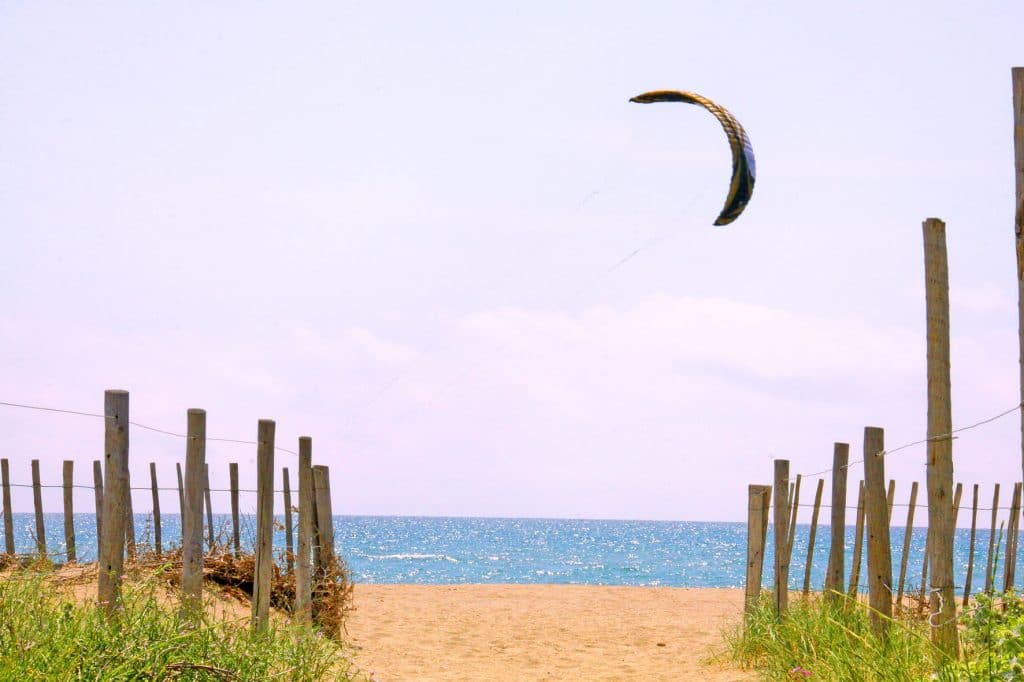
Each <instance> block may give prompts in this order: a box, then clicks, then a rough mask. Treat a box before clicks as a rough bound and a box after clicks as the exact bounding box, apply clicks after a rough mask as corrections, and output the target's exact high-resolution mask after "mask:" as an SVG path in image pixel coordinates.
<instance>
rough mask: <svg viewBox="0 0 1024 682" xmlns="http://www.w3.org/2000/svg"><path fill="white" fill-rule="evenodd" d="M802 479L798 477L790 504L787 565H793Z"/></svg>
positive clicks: (800, 476) (798, 475)
mask: <svg viewBox="0 0 1024 682" xmlns="http://www.w3.org/2000/svg"><path fill="white" fill-rule="evenodd" d="M802 479H803V476H802V475H800V474H797V475H796V483H795V484H794V485H793V498H792V499H791V500H790V502H789V533H788V534H787V535H786V551H787V552H789V556H788V557H787V558H786V563H787V564H790V565H792V564H793V541H794V540H795V539H796V516H797V510H798V509H799V508H800V481H801V480H802Z"/></svg>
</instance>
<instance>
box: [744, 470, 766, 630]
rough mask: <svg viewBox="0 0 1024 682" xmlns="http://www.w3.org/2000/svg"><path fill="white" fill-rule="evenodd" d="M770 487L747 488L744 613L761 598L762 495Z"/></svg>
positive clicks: (762, 558) (762, 555) (749, 610)
mask: <svg viewBox="0 0 1024 682" xmlns="http://www.w3.org/2000/svg"><path fill="white" fill-rule="evenodd" d="M766 490H767V491H768V492H769V494H770V492H771V486H767V485H750V486H747V583H746V598H745V599H744V607H745V608H744V611H745V612H746V613H750V612H751V611H752V610H753V608H754V606H755V605H756V604H757V600H758V598H759V597H760V596H761V577H762V574H763V571H764V536H763V535H762V534H761V529H762V528H764V495H765V491H766Z"/></svg>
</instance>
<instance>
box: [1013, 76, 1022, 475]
mask: <svg viewBox="0 0 1024 682" xmlns="http://www.w3.org/2000/svg"><path fill="white" fill-rule="evenodd" d="M1010 80H1011V81H1012V84H1013V85H1012V87H1013V168H1014V178H1015V180H1016V182H1015V187H1016V193H1015V194H1016V200H1017V201H1016V206H1017V210H1016V212H1015V214H1014V220H1013V228H1014V229H1013V231H1014V235H1015V237H1016V246H1017V314H1018V321H1017V325H1018V326H1017V336H1018V340H1019V343H1020V356H1019V360H1020V403H1021V404H1022V405H1024V67H1020V66H1017V67H1014V68H1013V69H1012V70H1011V71H1010ZM1020 419H1021V421H1020V434H1021V473H1022V475H1024V411H1022V412H1021V415H1020Z"/></svg>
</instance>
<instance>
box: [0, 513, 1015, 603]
mask: <svg viewBox="0 0 1024 682" xmlns="http://www.w3.org/2000/svg"><path fill="white" fill-rule="evenodd" d="M13 516H14V526H15V544H16V549H17V551H18V552H19V553H29V552H32V551H34V549H35V540H34V537H35V517H34V515H33V514H29V513H17V514H14V515H13ZM44 519H45V524H46V540H47V551H48V553H50V554H51V555H52V556H53V558H54V559H55V560H56V561H58V562H60V561H62V560H63V556H64V554H63V553H64V551H65V547H64V530H63V523H64V519H63V516H62V515H61V514H46V515H44ZM278 521H279V524H278V530H277V532H276V535H275V538H274V547H275V549H277V550H283V548H284V547H285V536H284V530H283V527H284V519H283V518H280V517H279V518H278ZM334 524H335V526H334V527H335V534H336V539H337V549H338V551H339V552H340V553H341V555H342V556H343V557H344V558H345V560H346V561H347V562H348V565H349V567H350V568H351V570H352V572H353V574H354V577H355V580H356V581H357V582H365V583H422V584H434V585H438V584H455V583H562V584H582V585H637V586H658V585H660V586H670V587H742V586H743V584H744V579H745V572H746V547H747V544H746V543H747V537H746V524H744V523H714V522H688V521H603V520H600V521H594V520H579V519H493V518H441V517H400V516H338V517H335V519H334ZM135 527H136V536H137V540H138V541H139V542H140V543H150V544H151V543H152V542H153V528H152V519H151V517H150V516H149V515H142V514H138V515H136V517H135ZM214 528H215V532H216V534H217V535H219V536H220V538H221V539H222V540H226V539H227V538H228V537H229V536H230V528H231V518H230V516H229V515H226V514H215V515H214ZM254 528H255V517H254V516H252V515H243V516H242V522H241V534H242V542H243V545H245V546H248V547H251V546H252V538H253V534H254ZM180 529H181V526H180V517H179V516H178V515H176V514H174V515H170V514H168V515H164V517H163V523H162V540H163V543H164V546H165V547H167V546H171V545H176V544H178V543H179V542H180V537H181V530H180ZM809 531H810V526H809V525H798V526H797V531H796V535H795V539H794V543H793V559H792V564H791V568H790V587H792V588H794V589H798V588H800V587H802V586H803V580H804V568H805V566H806V564H807V544H808V534H809ZM904 533H905V530H904V528H901V527H894V528H893V529H892V550H893V579H894V580H898V579H899V567H900V561H901V556H902V549H903V538H904ZM75 534H76V548H77V554H78V560H79V561H93V560H95V558H96V530H95V522H94V518H93V516H92V514H76V515H75ZM853 535H854V531H853V529H852V528H847V534H846V556H847V559H846V567H847V574H849V571H850V566H851V564H852V554H853V544H854V543H853ZM829 537H830V533H829V528H828V526H819V527H818V531H817V539H816V542H815V548H814V554H813V557H812V561H811V567H812V568H811V586H812V589H821V587H822V585H823V584H824V580H825V568H826V565H827V563H828V554H829ZM924 541H925V531H924V529H921V528H918V529H915V530H914V533H913V540H912V543H911V548H910V552H909V559H908V567H907V577H906V584H907V586H908V589H910V588H911V587H917V586H919V585H920V584H921V570H922V565H923V559H924V554H923V553H924ZM988 542H989V532H988V530H987V529H986V530H979V531H978V533H977V536H976V539H975V559H974V560H975V568H974V577H973V579H972V592H973V591H976V590H978V589H979V587H983V586H984V575H985V566H986V562H987V560H988ZM772 544H773V538H772V531H771V529H770V528H769V531H768V552H767V554H766V556H765V562H764V582H765V584H768V583H770V581H771V579H772V565H773V563H772V562H773V556H772V552H771V547H772ZM969 544H970V530H968V529H962V528H961V529H958V530H957V535H956V545H955V546H956V556H955V579H956V585H957V589H958V591H959V590H960V589H961V588H962V586H963V584H964V580H965V575H966V572H967V563H968V558H969ZM1021 554H1024V551H1022V552H1021ZM999 559H1000V560H999V562H998V564H997V566H998V570H997V571H996V574H997V584H998V585H1002V579H1003V578H1002V564H1003V562H1002V557H1001V556H1000V557H999ZM1018 561H1019V559H1018ZM866 563H867V551H866V548H865V550H864V557H863V561H862V567H861V572H860V576H861V580H860V585H861V589H862V590H866V589H867V566H866ZM1020 573H1024V571H1021V572H1020ZM1019 585H1020V581H1018V586H1019Z"/></svg>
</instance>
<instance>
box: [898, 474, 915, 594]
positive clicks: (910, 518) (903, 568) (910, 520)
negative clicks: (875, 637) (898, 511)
mask: <svg viewBox="0 0 1024 682" xmlns="http://www.w3.org/2000/svg"><path fill="white" fill-rule="evenodd" d="M916 506H917V481H914V482H913V483H912V484H911V486H910V505H909V507H908V508H907V529H906V533H905V534H904V535H903V556H902V557H900V584H899V587H898V590H897V592H896V607H897V608H898V609H902V608H903V584H904V580H906V577H907V558H908V557H909V555H910V541H911V539H912V538H913V533H914V507H916Z"/></svg>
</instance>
